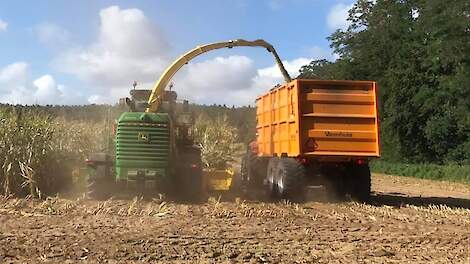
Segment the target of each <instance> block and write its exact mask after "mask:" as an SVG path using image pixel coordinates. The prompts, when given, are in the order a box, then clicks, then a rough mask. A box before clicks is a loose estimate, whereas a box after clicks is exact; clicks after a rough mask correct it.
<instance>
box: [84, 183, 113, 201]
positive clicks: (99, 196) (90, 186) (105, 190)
mask: <svg viewBox="0 0 470 264" xmlns="http://www.w3.org/2000/svg"><path fill="white" fill-rule="evenodd" d="M109 188H110V186H109V184H108V183H107V182H104V180H103V179H95V178H90V179H88V182H87V193H86V195H87V197H88V198H89V199H92V200H106V199H108V198H109V196H110V193H109Z"/></svg>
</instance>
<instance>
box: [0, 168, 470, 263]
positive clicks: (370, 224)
mask: <svg viewBox="0 0 470 264" xmlns="http://www.w3.org/2000/svg"><path fill="white" fill-rule="evenodd" d="M373 190H374V192H375V194H374V198H373V201H372V202H371V203H370V204H359V203H354V202H338V203H320V202H306V203H303V204H292V203H287V202H279V203H259V202H246V201H241V200H239V199H236V201H232V202H220V201H218V200H217V199H216V198H210V199H209V201H208V202H207V203H205V204H198V205H191V204H175V203H165V202H162V201H158V200H154V201H142V200H139V199H134V200H130V201H129V200H127V201H104V202H99V201H87V200H84V199H74V200H67V199H59V198H53V199H47V200H46V201H39V200H25V199H14V198H7V197H3V198H1V200H0V223H1V224H0V262H1V263H39V262H45V263H75V262H83V263H97V262H99V263H103V262H104V263H118V262H125V263H132V262H135V263H140V262H143V263H148V262H178V263H180V262H183V263H185V262H187V263H194V262H203V263H212V262H216V263H220V262H222V263H223V262H225V263H232V262H250V263H280V262H282V263H355V262H364V263H469V262H470V231H469V230H470V188H469V187H468V186H467V185H461V184H455V183H447V182H436V181H426V180H419V179H413V178H405V177H394V176H385V175H374V177H373Z"/></svg>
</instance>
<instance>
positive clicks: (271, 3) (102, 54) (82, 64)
mask: <svg viewBox="0 0 470 264" xmlns="http://www.w3.org/2000/svg"><path fill="white" fill-rule="evenodd" d="M353 2H354V1H351V0H330V1H328V0H217V1H216V0H202V1H190V0H183V1H171V0H161V1H150V0H148V1H144V0H140V1H91V0H85V1H59V0H50V1H47V2H43V1H20V0H16V1H13V0H11V1H10V0H4V1H1V2H0V102H1V103H20V104H35V103H37V104H87V103H114V102H116V101H117V100H118V98H119V97H123V96H126V95H127V94H128V90H129V88H130V87H131V84H132V82H133V81H134V80H136V81H137V82H138V83H139V87H140V88H149V87H151V85H152V83H153V82H154V81H155V80H156V79H157V78H158V77H159V75H160V74H161V72H162V71H163V70H164V69H165V67H166V66H168V65H169V64H170V63H171V62H172V60H173V59H175V58H176V57H178V56H179V55H180V54H181V53H183V52H185V51H187V50H189V49H191V48H193V47H195V46H196V45H200V44H205V43H209V42H214V41H221V40H229V39H236V38H244V39H248V40H252V39H258V38H263V39H265V40H266V41H268V42H270V43H271V44H273V45H274V46H275V48H276V49H277V51H278V53H279V54H280V56H281V57H282V59H283V60H284V61H285V64H286V67H287V68H288V70H289V72H290V73H291V74H292V75H295V74H296V73H297V72H298V68H299V67H300V66H301V65H303V64H306V63H308V62H309V61H310V60H311V59H318V58H325V59H329V60H334V58H335V57H334V55H333V54H332V53H331V50H330V48H329V44H328V41H327V40H326V37H327V36H329V35H330V34H331V33H332V32H333V31H334V30H335V29H337V28H345V27H347V21H346V16H347V10H348V9H349V8H350V7H351V5H352V4H353ZM45 3H47V4H45ZM280 82H282V78H281V76H280V74H279V72H278V70H277V69H276V68H275V67H274V62H273V60H272V57H271V55H270V54H268V53H266V52H265V50H262V49H253V48H251V49H250V48H238V49H231V50H221V51H216V52H211V53H208V54H205V55H202V56H201V57H199V58H197V59H196V60H194V61H193V62H191V63H190V64H189V65H187V66H185V67H184V68H183V69H182V70H181V72H179V73H178V74H177V75H176V76H175V78H174V83H175V89H176V90H177V92H178V93H179V95H180V98H187V99H190V100H193V101H196V102H197V103H220V104H223V103H225V104H229V105H230V104H236V105H246V104H251V103H253V101H254V99H255V97H256V95H258V94H260V93H262V92H263V91H265V90H268V89H270V88H271V86H272V85H275V84H276V83H280Z"/></svg>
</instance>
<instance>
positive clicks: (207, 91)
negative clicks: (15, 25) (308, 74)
mask: <svg viewBox="0 0 470 264" xmlns="http://www.w3.org/2000/svg"><path fill="white" fill-rule="evenodd" d="M169 51H170V47H169V44H168V42H167V41H166V39H165V35H164V34H162V32H161V31H160V29H159V28H158V27H157V26H156V25H154V24H153V23H151V21H150V20H149V19H148V18H147V17H146V16H145V14H144V13H143V12H142V11H141V10H139V9H121V8H119V7H117V6H112V7H108V8H105V9H103V10H102V11H101V12H100V28H99V30H98V36H97V38H96V40H95V41H93V42H92V43H90V44H89V45H85V46H83V47H73V48H70V49H68V50H66V51H65V52H63V53H61V54H60V55H58V57H57V59H56V60H55V62H54V64H55V66H56V67H57V69H58V70H61V71H62V72H65V73H69V74H72V75H74V76H76V77H78V78H79V79H81V80H83V81H85V82H86V83H87V86H89V87H93V90H91V91H89V92H88V94H87V101H88V102H89V103H112V104H113V103H116V102H117V101H118V99H119V98H120V97H124V96H129V90H130V89H131V87H132V86H131V85H132V83H133V81H134V80H136V81H137V82H138V83H139V85H138V88H141V89H147V88H150V87H152V84H153V82H154V81H155V79H157V78H158V77H159V75H160V74H161V73H162V72H163V70H164V69H165V68H166V67H167V66H169V65H170V63H171V60H170V58H169V57H168V56H167V54H169ZM313 53H318V54H315V56H323V55H325V56H326V55H328V56H330V57H331V54H327V52H324V51H321V52H320V50H319V49H316V50H315V49H314V50H313V51H312V55H314V54H313ZM310 60H311V58H299V59H295V60H292V61H286V62H285V66H286V68H287V70H288V71H289V72H290V73H291V74H292V76H293V77H294V76H296V75H297V74H298V70H299V68H300V67H301V66H303V65H305V64H308V63H309V62H310ZM282 82H283V78H282V76H281V73H280V71H279V70H278V69H277V66H275V65H273V66H271V67H267V68H263V69H256V67H255V65H254V62H253V60H252V59H250V58H248V57H245V56H228V57H216V58H212V59H208V60H205V61H199V62H190V63H189V64H188V65H185V66H184V67H183V68H182V69H181V71H180V72H179V73H178V74H176V76H175V78H174V83H175V87H174V89H175V91H176V92H177V93H178V95H179V98H180V99H189V100H191V101H192V102H195V103H206V104H212V103H217V104H227V105H232V104H234V105H246V104H253V103H254V100H255V98H256V96H257V95H259V94H261V93H262V92H265V91H267V90H268V89H270V88H272V86H273V85H275V84H277V83H282Z"/></svg>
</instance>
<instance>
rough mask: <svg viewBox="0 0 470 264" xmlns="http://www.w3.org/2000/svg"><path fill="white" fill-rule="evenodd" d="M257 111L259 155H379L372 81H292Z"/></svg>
mask: <svg viewBox="0 0 470 264" xmlns="http://www.w3.org/2000/svg"><path fill="white" fill-rule="evenodd" d="M257 107H258V110H257V118H258V125H257V131H258V139H257V140H258V144H259V149H260V155H264V156H272V155H281V154H282V153H286V154H287V155H288V156H297V155H304V156H313V157H318V156H338V155H343V156H365V157H372V156H379V155H380V149H379V135H378V134H379V128H378V113H377V87H376V84H375V82H371V81H329V80H328V81H326V80H294V81H292V82H291V83H288V84H285V85H283V86H280V87H276V88H274V89H272V90H271V91H269V92H268V93H266V94H264V95H263V96H261V97H259V98H258V100H257ZM312 143H313V144H312ZM312 148H313V149H312Z"/></svg>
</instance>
